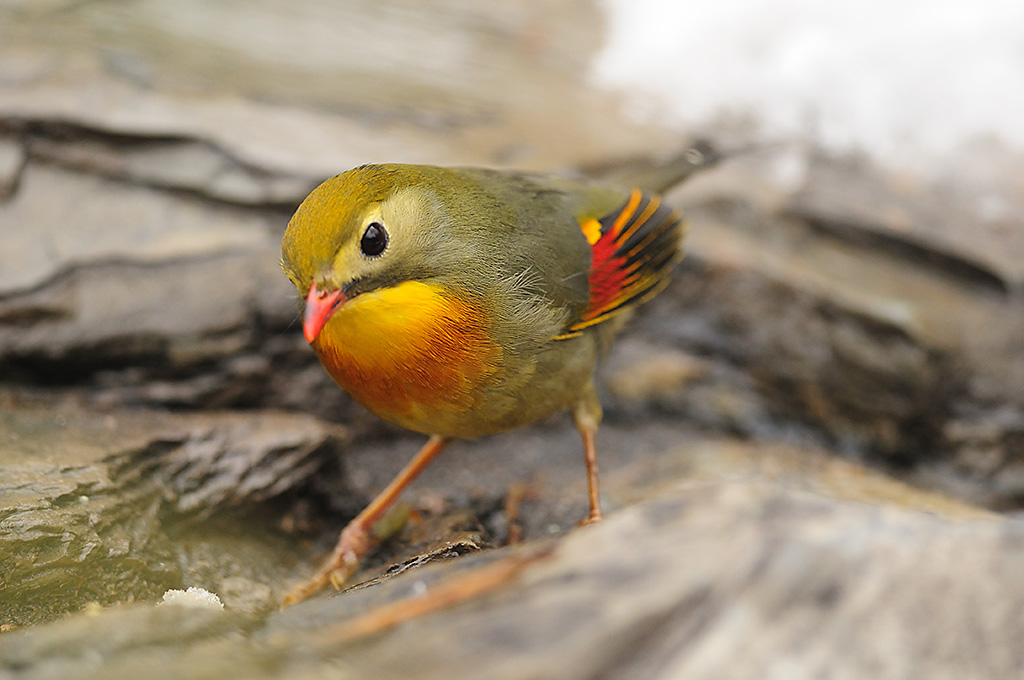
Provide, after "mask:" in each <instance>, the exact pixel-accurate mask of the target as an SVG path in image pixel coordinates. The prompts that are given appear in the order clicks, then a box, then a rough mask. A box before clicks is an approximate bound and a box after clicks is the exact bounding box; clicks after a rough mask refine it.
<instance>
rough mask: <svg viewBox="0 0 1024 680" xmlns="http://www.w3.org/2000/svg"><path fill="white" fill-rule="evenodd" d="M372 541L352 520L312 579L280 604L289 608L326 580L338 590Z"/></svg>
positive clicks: (357, 565)
mask: <svg viewBox="0 0 1024 680" xmlns="http://www.w3.org/2000/svg"><path fill="white" fill-rule="evenodd" d="M375 543H376V541H375V540H374V539H373V537H372V536H371V535H370V531H369V530H368V529H367V528H366V527H365V526H363V524H362V523H357V522H355V521H353V522H352V523H350V524H349V525H348V526H347V527H345V529H344V530H343V531H342V532H341V537H340V538H339V539H338V544H337V545H336V546H334V551H333V552H332V553H331V556H330V557H329V558H328V559H327V561H326V562H324V564H323V566H321V567H320V569H319V570H318V571H317V572H316V574H314V575H313V578H311V579H309V580H308V581H306V582H305V583H303V584H302V585H300V586H299V587H297V588H295V589H294V590H292V591H291V592H290V593H288V595H287V596H285V598H284V600H282V601H281V606H282V607H288V606H291V605H293V604H296V603H297V602H302V601H303V600H305V599H307V598H309V597H310V596H311V595H313V594H314V593H316V592H318V591H319V590H320V589H322V588H323V587H324V586H326V585H327V584H328V583H329V584H331V585H332V586H334V588H335V589H337V590H340V589H341V587H342V586H343V585H345V582H346V581H348V580H349V579H350V578H351V577H352V574H354V573H355V572H356V569H358V568H359V562H360V561H362V559H363V557H365V556H366V554H367V553H368V552H370V550H371V549H372V548H373V546H374V545H375Z"/></svg>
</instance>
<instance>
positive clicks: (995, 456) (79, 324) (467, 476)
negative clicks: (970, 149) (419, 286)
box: [0, 0, 1024, 678]
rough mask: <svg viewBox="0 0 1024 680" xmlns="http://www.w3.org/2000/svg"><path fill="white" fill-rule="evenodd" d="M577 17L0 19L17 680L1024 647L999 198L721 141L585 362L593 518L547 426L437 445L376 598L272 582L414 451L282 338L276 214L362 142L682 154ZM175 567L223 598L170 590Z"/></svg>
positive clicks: (912, 672) (760, 669) (5, 651)
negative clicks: (177, 600)
mask: <svg viewBox="0 0 1024 680" xmlns="http://www.w3.org/2000/svg"><path fill="white" fill-rule="evenodd" d="M602 22H603V20H602V18H601V14H600V12H599V11H598V9H597V7H596V6H595V4H594V3H591V2H575V3H564V4H560V5H559V6H558V7H557V8H554V7H552V6H551V4H550V3H542V2H537V1H536V0H518V1H517V2H514V3H506V4H503V5H501V6H500V7H498V6H493V7H492V6H490V5H488V6H486V7H485V6H483V5H480V4H479V3H473V2H468V1H467V0H444V2H441V3H432V4H431V5H430V7H429V8H427V7H426V6H424V5H423V4H422V3H418V2H414V1H413V0H391V1H389V2H387V3H379V2H362V1H360V2H355V3H347V4H345V5H333V4H331V3H316V2H306V3H299V4H297V5H296V4H295V3H283V2H280V3H279V2H275V1H271V2H265V3H259V4H257V5H253V4H252V3H242V2H237V1H230V2H225V3H218V4H217V5H216V6H213V5H210V4H209V3H202V2H184V3H176V4H174V6H173V7H172V6H170V5H168V4H167V3H159V2H154V1H143V2H136V3H131V4H130V5H120V4H117V3H94V2H84V3H78V2H76V3H66V2H59V1H53V2H44V3H40V2H13V3H7V4H6V5H5V6H4V7H3V8H0V44H3V45H4V50H3V51H2V53H0V631H2V634H0V678H8V677H10V678H51V677H58V676H60V677H67V676H68V674H71V673H73V674H74V675H75V676H76V677H86V678H88V677H103V678H118V677H133V678H135V677H154V678H160V677H168V678H172V677H173V678H181V677H219V678H233V677H239V678H243V677H244V678H261V677H284V678H289V677H295V678H299V677H302V678H306V677H321V676H323V677H349V676H351V677H367V676H368V675H371V674H372V675H373V676H375V677H383V678H388V677H396V678H397V677H409V676H410V675H415V676H416V677H423V678H432V677H445V678H452V677H455V678H459V677H480V676H481V675H485V676H486V677H494V678H504V677H509V678H512V677H538V678H545V677H551V678H556V677H557V678H591V677H605V678H616V677H623V678H626V677H665V678H673V677H695V678H701V677H708V678H711V677H786V678H805V677H806V678H812V677H813V678H820V677H835V678H845V677H850V678H861V677H873V678H911V677H935V678H942V677H950V678H966V677H1017V676H1020V675H1021V674H1022V667H1024V659H1022V658H1021V654H1020V653H1019V648H1020V645H1019V644H1017V641H1018V640H1019V639H1020V636H1021V631H1020V630H1019V628H1020V625H1019V620H1020V619H1021V617H1020V611H1021V609H1022V605H1024V591H1021V589H1020V588H1019V587H1018V585H1017V581H1018V580H1019V579H1017V574H1018V573H1019V572H1020V565H1021V563H1022V562H1021V560H1022V555H1021V554H1020V553H1021V547H1020V546H1021V545H1024V543H1022V541H1021V536H1022V531H1024V528H1022V527H1024V525H1022V524H1021V522H1020V520H1019V519H1018V518H1016V516H1015V514H1014V511H1017V510H1019V508H1020V507H1021V502H1022V499H1024V468H1022V466H1021V464H1020V460H1021V457H1022V454H1024V364H1022V362H1020V361H1019V357H1020V355H1021V352H1022V351H1024V269H1022V268H1021V264H1020V263H1021V262H1022V261H1024V257H1022V256H1024V224H1022V223H1021V220H1020V218H1019V215H1020V214H1024V211H1022V212H1017V213H1014V212H1013V211H1002V212H998V211H997V212H998V214H995V213H991V211H989V212H986V211H985V210H982V209H980V208H979V207H978V206H980V205H983V204H984V201H983V199H984V197H983V196H977V195H973V194H971V193H970V190H971V189H970V187H949V186H932V185H927V184H923V183H915V182H914V181H911V180H909V179H908V178H906V177H899V176H893V175H891V174H889V173H887V172H886V170H885V169H884V168H877V167H872V166H870V165H868V164H867V163H866V162H862V161H853V160H850V159H837V158H828V157H823V156H822V155H820V154H818V153H816V152H814V151H808V150H807V149H805V148H804V147H802V146H801V145H799V144H794V145H780V146H778V147H773V148H764V149H758V148H748V147H745V146H744V145H743V144H742V143H738V142H736V141H735V140H733V139H730V138H728V137H726V136H724V135H714V136H712V137H711V146H702V147H698V148H700V149H701V150H702V152H703V153H704V154H708V155H709V157H710V156H714V155H715V154H721V156H722V158H721V160H720V162H719V163H718V164H717V166H716V167H715V168H714V169H712V170H708V171H705V172H702V173H700V174H699V175H698V176H696V177H694V178H692V179H691V180H690V181H688V182H686V183H685V184H684V185H682V186H680V187H679V188H678V189H676V190H674V191H673V192H672V193H671V194H670V199H671V200H672V201H673V202H674V203H675V204H677V205H679V206H681V207H683V208H684V209H685V211H686V214H687V215H688V217H689V220H690V228H689V240H688V243H687V251H688V255H687V258H686V259H685V260H684V262H683V264H682V265H681V266H680V267H679V268H678V270H677V273H676V276H675V279H674V281H673V282H672V284H671V285H670V286H669V288H668V289H667V290H666V291H665V292H664V293H663V294H662V295H661V296H660V297H658V298H657V299H656V300H655V301H653V302H652V303H650V304H649V305H647V306H646V307H644V308H643V309H642V310H641V311H640V313H639V314H638V315H637V317H636V318H635V319H634V322H633V323H632V324H631V326H630V328H629V330H628V332H627V333H626V335H625V336H624V337H623V338H622V339H621V341H620V342H619V343H618V344H617V345H616V347H615V349H614V350H613V352H612V354H611V356H610V357H609V359H608V361H607V363H606V365H605V366H604V368H603V369H602V374H601V388H600V389H601V391H602V397H603V402H604V404H605V407H606V423H605V426H604V427H603V428H602V431H601V432H600V433H599V448H600V450H601V464H602V472H603V476H602V479H603V481H604V486H603V491H604V495H605V499H604V500H605V504H606V506H607V508H608V510H609V517H608V521H607V522H606V523H605V524H603V525H600V526H595V527H589V528H586V529H585V530H576V529H575V526H576V523H577V522H578V521H579V519H580V518H582V517H583V515H584V512H585V508H586V500H585V480H584V476H583V464H582V461H581V459H580V458H581V457H580V443H579V440H578V435H577V433H576V432H575V431H574V429H573V427H572V425H571V424H570V423H569V422H568V420H567V419H566V418H565V417H556V418H554V419H552V420H551V421H549V422H547V423H542V424H539V425H537V426H535V427H532V428H528V429H525V430H522V431H519V432H513V433H508V434H505V435H500V436H495V437H491V438H487V439H483V440H480V441H475V442H457V443H455V444H454V445H453V446H452V447H451V449H450V450H449V451H446V453H445V454H444V455H443V456H442V457H441V458H440V459H439V460H438V461H437V462H436V463H435V464H434V465H433V466H432V467H431V468H429V469H428V470H427V471H426V472H425V473H424V475H423V477H422V479H421V480H419V482H418V483H417V484H416V486H415V487H414V488H412V489H410V492H409V493H408V494H407V495H406V497H405V498H404V501H405V503H406V505H405V506H403V507H402V508H399V509H398V510H396V512H395V513H393V515H392V516H390V517H389V518H388V522H387V523H386V526H381V527H380V528H379V531H380V532H382V535H383V536H384V537H385V538H389V539H390V540H387V541H385V543H384V545H383V546H382V548H381V549H380V550H379V551H378V552H377V553H376V554H375V555H374V556H373V557H372V558H371V559H370V560H368V561H367V564H366V565H365V568H364V569H363V570H362V571H361V572H360V574H359V575H358V578H357V581H359V582H360V583H361V585H360V586H359V587H356V588H353V589H351V590H348V591H345V592H343V593H337V594H330V595H329V596H324V597H319V598H317V599H314V600H312V601H309V602H305V603H302V604H301V605H298V606H296V607H293V608H290V609H288V610H285V611H283V612H278V611H277V602H278V601H279V599H280V596H281V595H282V594H283V593H284V592H286V591H287V589H288V588H289V587H290V586H291V585H292V584H293V583H294V582H296V581H298V580H300V579H301V578H303V577H304V576H308V575H309V574H310V573H311V571H312V569H313V568H314V566H315V563H316V561H317V560H318V559H319V558H320V557H321V556H322V555H323V554H324V553H325V552H326V551H327V550H328V549H329V548H330V547H331V546H332V545H333V543H334V540H335V538H336V536H337V532H338V530H340V528H341V527H342V525H343V524H344V521H345V520H346V519H347V518H349V517H351V516H352V515H353V514H354V513H355V512H357V511H358V509H359V508H360V507H362V505H363V504H364V503H365V502H366V501H367V499H368V498H370V497H371V496H372V495H373V494H374V493H375V492H376V491H377V490H379V489H380V488H381V487H382V486H383V485H384V484H385V483H386V482H387V481H388V480H389V479H390V477H391V476H392V475H393V474H394V473H395V471H396V470H398V469H399V468H400V467H401V465H403V464H404V463H405V462H406V461H407V460H408V458H409V457H410V456H411V454H412V452H413V451H414V450H415V449H416V447H417V446H418V445H419V444H420V443H421V439H419V438H415V437H411V436H408V435H404V434H401V433H398V432H397V431H396V430H395V429H394V428H391V427H389V426H387V425H384V424H382V423H380V422H379V421H378V420H377V419H375V418H374V417H372V416H370V415H369V414H367V413H365V412H364V411H363V410H362V409H361V408H360V407H358V406H356V405H355V404H353V403H352V402H351V401H350V400H349V399H348V398H347V397H346V396H345V395H344V394H343V393H342V392H341V391H340V390H338V389H337V388H336V387H335V386H334V385H333V384H332V383H331V381H330V380H329V378H327V377H326V375H325V374H324V372H323V371H322V369H321V368H320V367H319V365H318V364H317V363H316V360H315V358H314V357H313V356H312V353H311V352H310V351H309V350H308V347H306V346H305V343H304V342H303V341H302V338H301V333H299V332H298V328H297V324H296V321H297V318H298V302H297V300H296V299H295V294H294V291H293V290H292V289H291V286H290V284H289V283H288V282H287V280H286V279H285V277H284V276H283V275H282V274H281V272H280V270H279V265H278V257H279V241H280V235H281V233H282V231H283V229H284V225H285V223H286V222H287V219H288V217H289V215H290V213H291V211H292V209H293V208H294V206H295V205H296V204H297V203H298V202H299V201H300V200H301V199H302V198H303V197H304V195H305V194H306V193H307V192H308V190H309V189H310V188H311V187H312V186H314V185H315V184H316V183H317V182H318V181H320V180H321V179H322V178H323V177H325V176H327V175H330V174H333V173H335V172H337V171H340V170H343V169H346V168H348V167H351V166H353V165H356V164H358V163H362V162H369V161H380V160H399V161H421V162H433V163H441V164H458V163H474V164H486V165H493V166H515V167H520V168H525V169H532V170H544V171H561V172H584V173H586V172H589V173H599V174H601V175H603V176H611V177H615V176H620V177H622V176H634V177H635V176H638V174H637V173H640V176H642V175H643V173H645V172H646V171H647V169H648V168H650V167H651V166H652V165H653V164H656V163H657V162H658V161H662V160H664V159H666V158H669V157H671V156H674V155H676V154H679V153H681V152H683V153H691V154H693V153H695V152H694V151H689V152H687V151H686V149H687V148H688V147H690V145H691V144H693V140H692V139H691V138H689V137H684V136H683V135H681V134H679V133H676V132H672V131H668V130H664V129H660V128H658V127H656V126H652V125H641V124H639V123H636V122H635V121H634V120H633V119H632V118H631V117H630V116H628V115H627V114H626V113H624V112H623V108H622V106H621V104H622V102H619V101H616V98H615V97H614V96H612V95H611V94H609V93H605V92H599V91H596V90H594V89H593V88H592V87H591V86H589V85H588V84H587V82H586V69H587V67H588V66H587V65H588V61H589V59H590V57H591V56H592V54H593V53H594V51H595V50H596V49H597V45H599V44H600V39H601V31H602V30H603V24H602ZM297 36H301V39H298V38H297ZM698 132H703V134H702V135H699V136H702V137H706V136H707V131H698ZM1006 181H1009V180H1006ZM908 483H910V484H913V485H916V486H910V485H908ZM998 512H1004V513H1007V514H1002V515H1000V514H997V513H998ZM455 557H458V559H453V558H455ZM191 586H199V587H203V588H205V589H206V590H208V591H210V592H212V593H215V594H216V595H218V596H219V598H220V599H221V600H222V601H223V602H224V604H225V609H224V610H223V611H221V610H219V609H204V608H198V609H192V608H182V607H178V606H174V605H171V604H166V605H165V604H161V605H157V602H159V601H160V599H161V595H162V594H163V593H164V591H166V590H168V589H184V588H187V587H191ZM481 669H486V672H482V670H481Z"/></svg>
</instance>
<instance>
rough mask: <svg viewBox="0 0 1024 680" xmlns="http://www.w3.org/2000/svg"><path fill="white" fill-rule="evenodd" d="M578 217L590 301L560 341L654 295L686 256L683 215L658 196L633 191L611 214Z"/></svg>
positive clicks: (560, 337) (636, 190) (638, 190)
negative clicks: (587, 264) (584, 243)
mask: <svg viewBox="0 0 1024 680" xmlns="http://www.w3.org/2000/svg"><path fill="white" fill-rule="evenodd" d="M577 219H578V221H579V224H580V229H581V230H582V231H583V235H584V236H585V237H586V239H587V242H588V243H589V244H590V249H591V264H590V269H589V272H588V274H587V281H588V284H589V289H590V300H589V304H588V305H587V307H586V309H585V310H584V312H583V313H582V315H580V317H579V318H578V319H574V320H573V321H572V322H571V323H570V325H569V327H568V329H567V330H566V332H565V333H564V334H562V335H560V336H558V338H559V339H564V338H571V337H574V336H576V335H579V334H580V333H581V332H582V331H583V330H584V329H586V328H589V327H591V326H594V325H596V324H599V323H601V322H603V321H606V320H608V319H610V318H612V317H614V316H616V315H617V314H619V313H621V312H623V311H625V310H627V309H629V308H630V307H632V306H633V305H636V304H639V303H640V302H643V301H644V300H646V299H648V298H650V297H652V296H653V295H655V294H656V293H657V292H658V291H660V290H661V289H662V288H663V287H664V285H665V284H666V283H667V281H668V274H669V271H670V270H671V268H672V265H673V264H675V262H677V261H678V260H679V258H680V257H682V252H681V250H680V247H679V246H680V242H681V241H682V237H683V233H684V231H685V225H684V223H683V221H682V217H681V215H680V214H679V212H677V211H676V210H673V209H672V208H671V207H670V206H667V205H665V204H664V203H662V200H661V197H660V196H658V195H657V194H652V193H645V192H643V191H641V190H640V189H634V190H633V191H631V192H630V193H629V196H628V198H627V199H626V201H625V203H623V204H621V205H619V206H618V207H617V208H615V209H613V210H611V211H610V212H607V213H605V214H603V215H599V216H596V217H595V216H587V215H586V214H579V215H578V216H577Z"/></svg>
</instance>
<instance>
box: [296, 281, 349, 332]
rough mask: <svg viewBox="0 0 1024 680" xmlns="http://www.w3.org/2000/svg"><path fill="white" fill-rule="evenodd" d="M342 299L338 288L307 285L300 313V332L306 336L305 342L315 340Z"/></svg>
mask: <svg viewBox="0 0 1024 680" xmlns="http://www.w3.org/2000/svg"><path fill="white" fill-rule="evenodd" d="M344 301H345V294H344V293H342V292H341V291H340V290H317V287H316V284H315V283H314V284H313V285H312V286H310V287H309V295H307V296H306V309H305V311H304V312H303V313H302V333H303V335H305V336H306V342H309V343H312V342H313V341H314V340H316V338H317V336H318V335H320V331H322V330H323V329H324V326H325V325H326V324H327V320H328V319H330V318H331V315H332V314H334V312H335V311H337V309H338V307H340V306H341V303H343V302H344Z"/></svg>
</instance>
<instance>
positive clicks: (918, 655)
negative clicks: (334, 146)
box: [0, 481, 1024, 678]
mask: <svg viewBox="0 0 1024 680" xmlns="http://www.w3.org/2000/svg"><path fill="white" fill-rule="evenodd" d="M1021 532H1022V525H1021V524H1020V523H1019V522H1015V521H1008V520H992V519H979V520H951V519H949V518H946V517H943V516H941V515H933V514H925V513H921V512H917V511H912V510H905V509H897V508H894V507H883V506H872V505H867V504H864V503H862V502H849V501H840V500H835V499H833V498H829V497H827V496H821V495H818V494H812V493H807V492H804V491H798V490H793V489H788V488H786V487H785V486H782V485H779V484H777V483H772V482H763V481H762V482H756V481H746V482H744V481H730V482H717V483H702V484H689V485H684V486H676V487H674V488H672V489H669V490H666V491H665V492H664V493H663V494H662V495H661V496H660V497H658V498H656V499H655V500H649V501H646V502H643V503H640V504H638V505H634V506H632V507H630V508H627V509H624V510H622V511H620V512H618V513H615V514H613V515H612V516H610V517H609V518H608V520H607V521H606V522H605V523H604V524H603V525H599V526H596V527H591V528H587V529H585V530H579V531H576V532H573V533H572V534H571V535H569V536H566V537H564V538H562V539H560V540H558V541H555V542H553V543H552V542H551V541H546V542H542V543H539V544H527V545H525V546H521V547H519V548H517V549H515V550H508V551H500V552H490V553H487V554H484V555H481V556H478V557H464V558H461V559H460V560H458V561H456V562H447V563H442V564H435V565H433V566H430V567H426V568H423V569H418V570H412V571H410V572H407V573H405V574H402V575H399V576H396V577H395V578H392V579H390V580H388V581H387V582H386V583H383V584H382V585H380V586H378V587H375V588H370V589H364V590H354V591H350V592H346V593H341V594H337V595H334V596H332V597H327V598H319V599H315V600H311V601H307V602H305V603H301V604H299V605H297V606H294V607H291V608H289V609H287V610H285V611H283V612H280V613H275V614H272V615H270V616H269V617H267V618H256V619H253V618H251V617H249V618H246V617H239V616H238V615H237V614H236V615H232V614H231V611H230V607H228V610H227V611H225V612H220V611H202V610H201V611H191V610H183V609H178V610H173V611H172V610H170V609H168V608H167V607H166V606H162V607H156V606H153V605H150V606H146V607H140V606H135V607H133V608H127V609H111V610H103V611H97V612H95V613H94V614H91V615H90V614H84V615H79V616H77V617H73V618H71V619H69V620H67V621H63V622H60V623H57V624H52V625H50V626H44V627H39V628H36V629H31V630H25V631H14V632H9V633H7V634H5V635H3V636H0V667H2V668H4V669H5V670H6V671H7V672H8V673H12V674H13V675H12V677H33V678H49V677H56V674H57V673H63V672H65V669H66V668H68V667H71V666H73V667H74V668H75V669H76V672H77V673H78V675H79V676H80V677H85V678H89V677H105V678H118V677H124V676H128V675H131V676H132V677H138V674H139V673H140V672H144V673H145V674H146V675H147V676H150V675H152V677H191V676H194V675H196V674H198V673H208V672H214V671H215V672H216V673H217V674H218V677H227V678H231V677H249V678H261V677H279V678H280V677H284V678H290V677H310V676H311V675H317V674H320V673H326V672H330V673H331V674H332V676H333V675H337V674H338V673H340V674H341V676H340V677H348V676H349V675H351V677H365V676H366V675H370V674H372V675H374V676H375V677H385V678H387V677H396V678H397V677H408V676H409V675H410V674H414V675H416V676H417V677H423V678H435V677H437V678H440V677H447V678H452V677H455V678H459V677H478V676H479V669H480V668H481V667H485V666H486V668H488V676H489V677H496V678H504V677H509V678H512V677H523V675H524V674H528V675H530V676H531V677H538V678H556V677H557V678H589V677H594V676H595V675H598V674H602V675H606V676H609V677H652V678H661V677H665V678H668V677H679V676H680V675H686V676H687V677H723V676H738V677H752V676H756V675H761V674H774V673H784V674H785V675H786V676H787V677H791V678H811V677H822V676H828V677H842V678H845V677H850V678H855V677H864V676H865V675H871V676H872V677H879V678H905V677H913V676H916V675H918V674H921V673H924V674H926V675H929V676H936V675H942V674H943V673H944V672H946V671H950V669H952V670H951V672H953V673H955V674H956V675H958V676H960V677H970V676H975V675H979V674H981V675H984V674H992V675H995V676H997V677H1013V676H1014V675H1016V674H1018V673H1019V672H1020V671H1021V669H1022V667H1024V658H1022V657H1021V656H1020V655H1019V654H1017V653H1016V652H1015V651H1014V650H1016V649H1017V648H1018V646H1017V645H1016V644H1015V641H1016V640H1017V639H1018V637H1019V635H1020V634H1021V631H1020V630H1018V627H1019V624H1018V622H1017V619H1018V618H1019V617H1017V616H1016V612H1017V611H1018V610H1019V608H1020V607H1021V606H1022V598H1024V594H1021V593H1020V592H1019V588H1018V587H1017V585H1016V578H1015V574H1016V571H1017V566H1018V565H1017V563H1018V562H1020V561H1021V559H1024V555H1021V554H1020V553H1021V545H1024V542H1022V540H1021V537H1022V533H1021ZM954 556H956V557H955V558H954ZM946 558H948V559H946ZM964 560H967V562H964ZM939 593H941V596H940V595H938V594H939ZM879 601H883V602H885V606H877V603H878V602H879ZM982 611H983V612H985V616H984V617H981V616H979V615H978V612H982ZM812 630H813V631H814V634H809V633H808V631H812ZM96 635H99V636H100V638H99V639H100V640H102V641H101V642H100V641H97V642H93V640H94V639H95V638H94V636H96ZM894 636H895V637H894ZM894 644H896V645H898V647H897V648H896V650H895V651H894V647H893V645H894ZM936 648H941V649H942V650H943V653H942V654H941V655H936V654H935V653H934V650H935V649H936ZM91 649H102V650H103V653H102V654H95V653H87V652H86V650H91ZM339 664H341V665H340V666H339ZM211 669H212V670H211Z"/></svg>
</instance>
